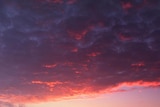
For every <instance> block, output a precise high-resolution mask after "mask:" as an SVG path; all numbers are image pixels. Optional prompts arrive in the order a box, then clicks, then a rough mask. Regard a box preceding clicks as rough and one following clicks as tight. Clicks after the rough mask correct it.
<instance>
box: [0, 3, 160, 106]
mask: <svg viewBox="0 0 160 107" xmlns="http://www.w3.org/2000/svg"><path fill="white" fill-rule="evenodd" d="M159 4H160V2H159V1H157V0H145V1H144V0H129V1H126V0H120V1H117V0H115V1H110V0H109V1H107V0H30V1H28V0H23V1H22V0H14V1H6V0H1V1H0V8H1V9H0V10H1V12H0V59H1V60H0V84H1V86H0V99H2V101H3V102H42V101H51V100H60V99H63V98H74V97H77V96H79V95H96V94H101V93H110V92H120V91H126V90H125V89H124V87H127V88H130V89H132V88H133V87H134V88H135V87H159V85H160V48H159V46H160V36H159V35H160V30H159V29H160V26H159V25H160V22H159V18H160V16H159V13H160V11H159V10H160V9H159V8H160V6H159ZM124 10H127V12H126V11H124ZM3 104H8V103H3Z"/></svg>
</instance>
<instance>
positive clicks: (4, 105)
mask: <svg viewBox="0 0 160 107" xmlns="http://www.w3.org/2000/svg"><path fill="white" fill-rule="evenodd" d="M0 106H1V107H25V106H24V105H21V104H19V105H15V104H12V103H9V102H3V101H0Z"/></svg>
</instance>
